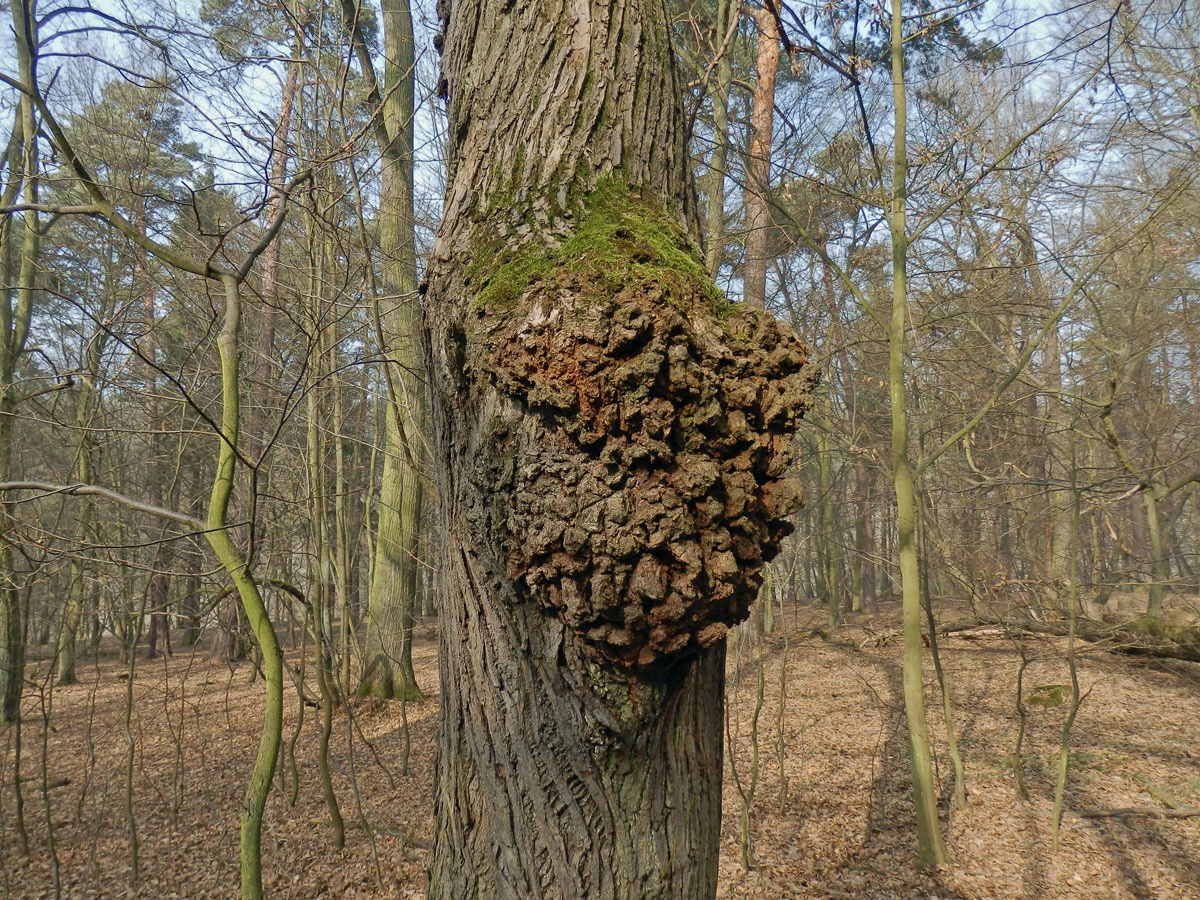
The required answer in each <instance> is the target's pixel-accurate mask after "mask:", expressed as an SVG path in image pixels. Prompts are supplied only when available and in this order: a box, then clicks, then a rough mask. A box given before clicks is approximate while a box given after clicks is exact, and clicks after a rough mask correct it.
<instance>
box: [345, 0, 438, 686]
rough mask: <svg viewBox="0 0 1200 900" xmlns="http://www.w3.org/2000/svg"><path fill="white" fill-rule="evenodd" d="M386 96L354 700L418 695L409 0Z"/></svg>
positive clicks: (417, 395)
mask: <svg viewBox="0 0 1200 900" xmlns="http://www.w3.org/2000/svg"><path fill="white" fill-rule="evenodd" d="M382 11H383V29H384V49H385V53H384V56H385V63H384V88H385V92H384V98H383V121H384V126H385V128H384V130H383V132H382V133H381V138H382V141H383V146H381V147H380V190H381V191H382V192H383V194H384V195H385V196H387V197H388V198H389V202H388V203H387V204H385V206H384V208H383V209H382V210H380V216H379V250H380V256H381V257H382V265H381V271H382V275H383V289H384V294H385V299H384V303H385V304H386V306H387V312H386V313H385V314H384V315H383V316H382V317H381V319H382V323H383V328H384V331H385V335H384V337H385V339H386V342H387V353H388V364H389V366H390V372H389V374H388V379H387V384H388V398H387V413H386V418H385V422H386V425H385V430H384V448H383V450H384V459H383V480H382V483H381V485H380V490H379V524H378V529H377V538H376V542H375V560H374V566H373V568H372V572H371V588H370V596H369V598H368V606H367V629H366V642H365V647H364V652H363V669H362V679H361V681H360V682H359V685H358V695H359V696H360V697H366V696H371V697H382V698H385V699H393V698H395V699H400V698H405V699H409V700H414V699H419V698H421V697H422V696H423V695H422V693H421V689H420V688H419V687H418V686H417V679H416V675H415V674H414V672H413V663H412V631H413V622H414V619H415V612H416V606H417V599H418V598H417V593H418V591H419V589H420V583H421V562H420V558H419V555H418V549H419V543H420V538H421V531H420V529H421V513H422V507H423V505H424V499H425V490H424V485H423V484H422V483H421V474H420V472H419V471H418V469H417V465H418V459H419V456H420V448H421V446H422V445H423V443H424V441H423V439H422V437H421V429H420V422H421V405H422V397H421V395H422V384H421V381H422V378H421V374H422V373H421V371H420V368H421V365H420V351H419V349H418V344H419V342H418V339H417V330H418V322H419V320H420V315H419V307H418V303H417V296H416V288H417V248H416V232H415V230H414V223H413V130H412V128H413V126H412V118H413V110H414V90H413V87H414V63H415V56H414V54H413V29H412V13H411V11H410V10H409V7H408V2H407V0H385V2H384V3H383V7H382Z"/></svg>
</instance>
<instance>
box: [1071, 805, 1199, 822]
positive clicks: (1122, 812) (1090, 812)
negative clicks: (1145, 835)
mask: <svg viewBox="0 0 1200 900" xmlns="http://www.w3.org/2000/svg"><path fill="white" fill-rule="evenodd" d="M1078 815H1079V817H1080V818H1081V819H1110V818H1116V817H1117V816H1149V817H1151V818H1154V819H1190V818H1192V817H1193V816H1200V806H1181V807H1179V808H1178V809H1168V808H1166V807H1162V806H1118V807H1115V808H1113V809H1085V810H1082V811H1080V812H1079V813H1078Z"/></svg>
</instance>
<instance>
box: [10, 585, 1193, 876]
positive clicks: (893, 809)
mask: <svg viewBox="0 0 1200 900" xmlns="http://www.w3.org/2000/svg"><path fill="white" fill-rule="evenodd" d="M946 617H947V618H949V615H947V616H946ZM823 622H824V613H823V611H821V610H820V609H818V608H815V607H811V606H797V607H794V608H789V609H788V611H787V614H786V616H785V617H783V621H777V622H776V626H777V628H776V631H775V632H774V633H773V634H770V635H768V636H767V637H766V638H765V639H764V641H763V644H762V648H761V653H762V659H763V662H764V665H763V667H762V673H763V677H762V679H761V684H762V703H761V708H760V709H759V712H758V722H757V733H758V754H757V758H758V772H757V778H756V779H755V777H754V774H753V763H752V758H753V742H752V741H751V738H750V735H751V729H752V726H753V724H754V718H755V709H756V707H758V706H759V704H758V702H757V698H758V696H759V684H760V679H759V677H758V671H759V670H758V666H757V665H756V662H757V659H758V658H759V652H760V651H759V646H758V644H757V642H756V640H755V638H754V636H753V633H752V632H750V631H749V629H745V634H744V635H742V636H741V637H740V638H733V639H731V644H730V655H729V686H730V687H729V694H730V704H729V728H728V729H727V737H728V742H729V743H728V749H727V754H726V756H727V759H726V772H725V785H726V787H725V802H724V821H723V829H722V847H721V867H720V886H719V889H718V896H720V897H723V898H771V900H774V898H783V897H787V898H835V900H840V898H855V900H884V898H897V900H910V898H930V900H932V898H940V900H1005V898H1014V900H1016V898H1030V900H1033V898H1038V900H1043V898H1044V900H1057V898H1080V900H1084V898H1086V900H1107V898H1113V900H1117V898H1122V900H1123V898H1139V900H1141V898H1155V900H1196V898H1200V818H1186V819H1184V818H1175V819H1162V818H1150V817H1145V816H1120V817H1115V818H1087V817H1083V816H1081V813H1084V812H1086V811H1089V810H1095V809H1100V808H1107V807H1162V806H1163V804H1164V803H1170V802H1179V803H1183V804H1187V805H1189V806H1196V805H1198V804H1200V665H1189V664H1184V663H1160V662H1155V661H1150V660H1143V659H1135V658H1130V657H1122V656H1118V655H1115V654H1112V653H1108V652H1104V651H1099V650H1096V649H1094V648H1090V647H1089V646H1088V645H1081V647H1080V653H1079V666H1078V669H1079V679H1080V684H1081V687H1082V689H1083V691H1085V692H1087V696H1086V699H1085V701H1084V703H1083V705H1082V708H1081V709H1080V711H1079V714H1078V718H1077V720H1076V722H1075V725H1074V731H1073V734H1072V737H1071V748H1072V751H1071V757H1070V775H1069V779H1068V784H1067V791H1066V802H1065V807H1066V813H1065V816H1064V819H1063V823H1062V832H1061V846H1060V847H1059V849H1058V850H1057V852H1055V851H1054V850H1053V848H1052V843H1051V837H1050V825H1051V809H1052V805H1053V792H1054V777H1055V767H1056V765H1057V757H1058V749H1059V741H1060V738H1061V728H1062V724H1063V722H1064V720H1065V718H1066V711H1067V707H1068V705H1069V703H1063V704H1061V705H1058V706H1053V705H1050V706H1046V705H1038V704H1036V703H1026V704H1025V707H1026V712H1027V729H1026V734H1025V739H1024V747H1023V754H1022V771H1023V773H1024V782H1025V786H1026V789H1027V791H1028V799H1026V800H1023V799H1021V798H1020V797H1019V796H1018V789H1017V784H1016V780H1015V777H1014V748H1015V744H1016V738H1017V730H1018V727H1017V726H1018V715H1017V706H1016V697H1017V693H1016V688H1015V684H1016V675H1017V669H1018V666H1019V664H1020V652H1019V650H1020V649H1022V648H1023V650H1024V653H1025V655H1026V657H1027V659H1028V665H1027V668H1026V670H1025V674H1024V684H1025V691H1024V693H1025V695H1026V697H1029V696H1031V695H1037V696H1041V697H1042V698H1044V699H1047V700H1048V701H1049V702H1050V703H1053V701H1054V699H1055V694H1056V693H1057V691H1056V690H1055V689H1053V688H1046V686H1053V685H1064V684H1067V683H1069V680H1070V679H1069V676H1068V673H1067V668H1066V662H1065V649H1066V642H1065V641H1064V640H1061V639H1057V638H1047V637H1028V636H1026V637H1022V638H1021V639H1020V645H1018V643H1016V642H1015V640H1014V639H1013V638H1011V637H1009V636H1007V635H1004V634H1000V633H992V634H983V635H969V636H968V635H958V636H947V637H945V638H943V640H942V642H941V644H942V661H943V664H944V666H945V669H946V673H947V676H948V678H949V680H950V684H951V691H952V694H953V699H954V715H955V717H956V723H957V727H958V730H959V731H960V733H961V740H960V743H961V749H962V755H963V759H964V762H965V765H966V773H967V792H968V806H967V808H966V809H965V810H963V811H960V812H955V813H953V814H952V815H951V816H950V818H949V821H948V825H947V828H946V831H947V834H948V842H949V846H950V850H951V852H952V854H953V858H954V861H953V863H952V864H951V865H948V866H945V867H943V868H942V869H941V870H939V871H937V872H933V873H922V872H919V871H918V869H917V866H916V858H915V848H914V844H915V832H914V826H913V818H912V806H911V803H910V801H909V798H908V791H907V787H906V785H907V778H908V774H907V765H908V763H907V752H906V740H905V731H904V726H903V714H902V707H901V695H900V664H899V642H898V639H897V638H895V637H894V636H893V635H894V629H895V628H896V625H897V610H896V608H895V606H894V605H888V606H886V607H885V611H884V612H883V613H882V614H880V615H877V616H855V617H853V619H852V621H851V622H850V623H849V624H848V625H846V626H844V627H842V628H841V629H838V630H830V629H824V630H823V631H819V632H814V630H813V629H814V628H816V627H817V626H821V625H822V624H823ZM291 659H292V663H293V665H298V656H297V654H295V653H293V654H291ZM416 664H417V673H418V677H419V679H420V683H421V685H422V686H423V687H424V688H425V690H426V691H427V692H428V693H430V694H431V695H432V696H433V697H436V694H437V665H436V634H435V632H434V630H433V628H432V627H431V626H425V627H422V628H421V629H420V630H419V634H418V640H417V645H416ZM251 672H252V667H251V666H250V665H249V664H243V665H240V666H237V667H234V668H232V669H231V668H230V667H228V666H225V665H220V664H214V663H210V662H209V661H208V660H207V658H206V657H205V656H203V655H202V654H199V653H196V654H193V653H191V652H190V651H189V652H185V653H181V654H180V653H177V654H176V655H175V656H174V657H172V658H171V659H169V660H166V661H163V660H155V661H147V660H143V659H139V660H138V661H137V670H136V674H135V677H134V678H133V680H132V682H131V681H130V679H129V677H128V668H127V667H126V666H123V665H121V664H120V663H119V662H118V661H117V660H115V659H113V660H103V661H101V662H100V663H99V665H96V664H93V663H91V662H87V663H84V664H81V669H80V674H81V683H80V684H79V685H76V686H71V687H63V688H56V689H54V690H53V692H50V691H49V690H48V689H46V690H43V691H40V692H39V691H38V690H37V689H35V688H30V689H29V690H28V691H27V694H26V699H25V705H24V714H25V722H24V725H23V728H22V733H21V740H22V752H21V768H20V779H21V780H20V785H21V789H22V790H21V794H22V796H23V800H24V809H23V819H24V822H25V827H26V830H27V832H28V843H29V853H28V855H22V854H21V853H20V847H19V838H18V834H17V829H16V822H17V810H16V808H15V800H14V791H13V755H14V737H15V732H14V729H8V730H7V734H6V735H5V736H0V771H2V772H3V773H4V776H3V785H2V790H0V829H2V831H0V898H14V900H16V898H19V900H33V898H41V897H53V896H55V888H54V881H55V876H54V872H55V869H57V871H58V879H59V888H60V894H59V896H61V897H66V898H79V897H104V898H120V897H144V898H155V900H157V898H176V897H178V898H200V897H220V898H232V897H234V896H235V895H236V891H237V877H238V867H237V835H238V825H237V816H238V805H239V801H240V798H241V795H242V788H243V784H244V782H245V778H246V773H247V770H248V767H249V765H250V762H251V759H252V758H253V755H254V748H255V745H256V742H257V738H258V723H259V703H260V701H261V695H262V683H261V681H259V682H256V683H252V682H251ZM927 672H928V675H929V680H928V682H927V697H928V698H929V713H930V716H929V718H930V722H931V725H932V726H933V731H934V734H935V739H936V750H937V753H938V757H939V760H940V775H941V778H942V781H943V784H944V785H946V786H947V787H948V785H949V781H950V777H949V768H948V766H949V760H948V756H947V753H946V747H945V743H944V740H943V735H944V729H943V728H942V727H941V721H942V716H941V706H940V701H939V699H938V698H939V694H938V691H937V684H936V680H935V679H934V676H933V673H932V667H931V666H927ZM41 674H42V676H43V677H44V675H45V666H44V665H43V668H42V673H41ZM1039 689H1041V690H1040V693H1039ZM289 695H290V696H289V699H288V709H287V713H286V731H285V752H284V755H283V759H282V765H281V768H280V774H279V779H278V781H277V788H278V789H277V790H275V791H274V792H273V793H272V795H271V799H270V802H269V805H268V809H267V817H266V826H265V830H264V839H263V851H264V857H265V863H264V872H265V881H266V885H267V889H268V893H269V895H270V896H271V897H273V898H393V897H395V898H410V897H411V898H417V897H421V896H423V888H424V867H425V862H426V858H427V855H428V846H429V841H430V839H431V833H432V802H431V785H432V773H433V750H434V741H435V733H436V718H437V701H436V699H429V700H425V701H422V702H417V703H409V704H407V705H406V707H405V708H404V709H403V710H402V708H401V706H400V704H397V703H382V702H378V701H363V702H358V703H356V704H354V706H353V707H352V710H351V711H350V713H351V714H347V712H346V711H344V710H343V711H341V712H339V714H338V716H337V718H336V720H335V739H334V743H333V756H334V764H335V766H336V772H335V779H336V788H337V791H338V797H339V799H340V801H341V806H342V810H343V813H344V815H345V817H346V822H347V835H346V847H345V849H337V848H335V847H333V846H331V844H330V827H329V824H328V815H327V813H326V809H325V805H324V800H323V798H322V793H321V787H320V781H319V778H318V774H317V763H316V746H317V733H318V724H319V722H318V714H317V712H316V711H315V710H313V709H311V708H308V709H305V710H304V718H303V722H302V723H301V725H300V733H301V736H300V738H299V740H298V741H297V742H296V744H295V756H294V759H295V762H294V765H293V763H292V756H291V754H290V753H289V752H288V750H287V745H288V744H289V743H290V741H291V739H292V736H293V735H294V734H295V733H296V729H297V713H298V709H299V706H298V704H297V702H296V695H295V691H294V690H292V689H291V688H290V687H289ZM127 697H128V698H131V699H132V711H131V715H130V718H129V731H128V733H129V734H131V735H132V737H133V761H132V788H133V789H132V794H131V798H132V810H131V811H132V819H133V821H134V822H135V823H136V835H137V854H136V855H137V862H138V878H137V880H136V882H134V883H132V884H131V880H130V875H131V861H132V859H133V855H132V854H131V846H132V842H131V839H130V830H129V827H128V822H129V821H130V818H131V817H130V810H129V809H127V807H126V790H125V786H126V777H127V774H128V773H129V770H128V769H127V763H128V755H127V751H128V748H129V744H128V742H127V739H126V726H125V714H126V708H127ZM781 698H782V702H781ZM1067 699H1068V701H1069V694H1068V697H1067ZM43 704H45V710H46V711H47V712H48V713H49V716H50V721H51V724H52V727H51V728H50V730H49V732H48V733H43V729H42V727H41V722H42V721H43ZM402 713H403V714H406V715H407V722H408V726H407V727H408V734H409V740H410V742H411V753H410V758H409V764H408V772H407V774H405V773H404V772H403V771H402V759H403V754H404V746H405V727H404V725H403V721H402ZM351 732H353V736H354V740H353V742H352V743H350V742H348V740H347V736H348V735H349V734H350V733H351ZM43 760H44V762H43ZM43 773H44V774H43ZM735 776H736V777H735ZM751 782H754V790H753V798H752V801H753V802H752V803H751V804H750V814H749V836H750V844H751V847H750V855H751V858H752V864H751V867H750V868H749V869H747V868H746V867H745V866H744V865H743V853H742V842H741V822H742V810H743V794H742V793H741V790H740V789H739V785H740V786H741V788H744V789H747V790H748V789H749V787H750V784H751ZM297 785H298V788H299V790H298V794H297V796H296V798H295V800H294V802H291V796H290V795H291V793H292V791H293V790H294V789H295V787H296V786H297ZM946 805H947V804H945V803H943V809H945V807H946ZM47 819H49V822H50V823H52V826H53V827H52V829H50V830H48V829H47ZM51 833H52V835H53V840H52V843H51V842H50V840H48V837H49V835H50V834H51ZM581 900H582V898H581Z"/></svg>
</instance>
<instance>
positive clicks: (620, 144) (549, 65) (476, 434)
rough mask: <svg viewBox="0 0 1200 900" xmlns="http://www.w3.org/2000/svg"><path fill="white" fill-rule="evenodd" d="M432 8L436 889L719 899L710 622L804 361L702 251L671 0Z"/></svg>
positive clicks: (783, 442)
mask: <svg viewBox="0 0 1200 900" xmlns="http://www.w3.org/2000/svg"><path fill="white" fill-rule="evenodd" d="M441 12H442V15H443V18H444V20H445V32H444V35H443V47H444V57H443V75H444V82H443V89H444V91H445V94H446V96H447V98H448V101H449V124H450V131H449V133H450V137H451V163H450V173H449V175H450V178H449V182H448V188H447V197H446V205H445V218H444V220H443V223H442V226H441V229H440V230H439V234H438V240H437V243H436V246H435V248H434V252H433V254H432V257H431V261H430V268H429V273H428V280H427V292H428V293H427V297H426V302H425V304H424V305H423V309H424V311H425V325H426V330H427V334H426V337H427V341H428V344H427V365H428V370H429V373H430V400H431V413H432V425H433V450H434V460H435V464H436V469H437V488H438V490H437V497H438V501H439V503H440V505H441V515H440V517H439V521H440V522H441V523H442V524H443V526H444V527H445V529H446V535H445V538H444V541H443V552H444V559H443V562H442V566H443V568H442V572H443V576H442V581H441V585H440V588H439V606H440V609H439V612H440V615H441V642H442V646H441V661H440V664H441V690H442V704H441V723H440V730H439V741H438V759H437V776H436V777H437V786H436V789H435V816H436V823H435V831H434V848H433V854H432V859H431V863H430V873H429V879H430V883H429V896H430V897H431V898H434V900H441V898H462V897H471V898H522V900H525V898H562V900H567V898H570V900H576V898H583V897H588V898H591V897H596V898H600V897H602V898H605V900H623V898H629V900H632V898H638V900H645V898H679V900H684V898H686V900H703V898H706V897H712V896H713V894H714V891H715V885H716V873H717V846H718V837H719V827H720V802H721V800H720V796H721V783H720V778H721V752H722V751H721V722H722V705H723V680H724V657H725V650H724V636H725V632H726V629H727V627H728V626H729V625H731V624H733V623H734V622H737V621H740V620H741V619H743V618H744V617H745V615H746V612H747V610H748V608H749V605H750V603H751V602H752V601H753V599H754V597H755V595H756V593H757V590H758V587H759V585H760V583H761V581H762V574H763V567H764V564H765V562H766V561H767V560H769V559H770V558H771V557H772V556H774V555H775V553H776V552H777V550H778V542H779V540H780V539H781V538H782V537H783V536H784V535H785V534H786V533H787V532H789V531H790V530H791V525H790V522H789V518H790V516H791V514H792V513H793V512H794V511H795V510H796V508H797V507H798V505H799V488H798V485H797V483H796V481H795V480H793V479H790V478H787V477H785V473H786V471H787V469H788V464H789V462H790V461H791V456H792V447H791V444H792V441H791V438H792V434H793V431H794V429H795V427H796V423H797V420H798V418H799V416H800V415H801V413H802V412H803V411H804V409H806V408H807V407H808V405H809V403H810V396H811V390H812V385H813V377H814V373H813V370H812V368H811V367H810V366H809V364H808V361H807V351H806V350H805V348H804V346H803V345H802V344H801V343H800V342H799V341H798V340H797V339H796V337H795V335H794V334H793V333H792V332H791V330H790V329H788V328H787V327H786V326H783V325H780V324H779V323H777V322H776V321H775V320H774V319H772V318H771V317H770V316H768V315H766V314H764V313H762V312H760V311H757V310H753V309H750V308H747V307H736V306H733V305H732V304H729V303H727V302H726V301H724V299H723V298H721V297H720V295H719V293H718V292H717V291H716V289H715V286H714V285H713V283H712V281H711V279H710V278H709V277H708V274H707V272H706V270H705V267H704V265H703V262H702V261H701V259H700V255H699V250H698V248H697V245H696V242H695V235H696V231H697V229H696V227H695V200H694V195H693V189H692V185H691V183H690V176H689V173H688V169H687V156H686V152H685V150H686V135H685V133H684V124H683V116H682V110H681V104H680V99H679V94H678V87H677V84H676V79H675V72H674V61H673V57H672V51H671V42H670V33H669V28H668V18H667V13H666V9H665V6H664V4H663V2H662V0H615V2H608V0H604V2H600V0H571V2H552V0H546V2H539V3H530V4H515V5H514V4H509V3H506V2H501V0H456V2H450V3H445V2H444V3H443V4H442V6H441Z"/></svg>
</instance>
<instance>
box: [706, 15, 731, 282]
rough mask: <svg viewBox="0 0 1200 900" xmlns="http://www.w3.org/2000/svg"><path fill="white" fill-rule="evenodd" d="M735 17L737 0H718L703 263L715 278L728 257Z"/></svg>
mask: <svg viewBox="0 0 1200 900" xmlns="http://www.w3.org/2000/svg"><path fill="white" fill-rule="evenodd" d="M736 16H737V4H736V3H735V2H734V0H717V18H716V23H715V24H716V34H715V42H716V47H717V52H718V53H719V54H720V58H719V59H718V60H717V83H716V86H715V87H714V88H713V90H712V105H713V149H712V157H711V158H710V159H709V163H708V177H707V178H706V179H705V185H704V193H705V199H706V201H707V205H706V209H705V220H706V221H705V226H706V229H707V234H706V238H707V242H708V246H707V249H706V252H705V258H704V264H705V266H706V267H707V268H708V273H709V274H710V275H711V276H712V277H713V278H716V277H717V273H718V272H719V271H720V270H721V263H722V261H723V260H724V258H725V176H726V175H727V174H728V172H727V168H728V165H729V88H730V85H731V84H732V83H733V62H732V59H731V56H732V54H733V48H732V47H725V46H724V42H725V36H726V35H727V34H728V33H729V29H730V27H732V26H733V24H734V21H733V20H734V19H735V18H736Z"/></svg>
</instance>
